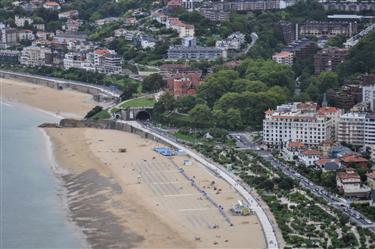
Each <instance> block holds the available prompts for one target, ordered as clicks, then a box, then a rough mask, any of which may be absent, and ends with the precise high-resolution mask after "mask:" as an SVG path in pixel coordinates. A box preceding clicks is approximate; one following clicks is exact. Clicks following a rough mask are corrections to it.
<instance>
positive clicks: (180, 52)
mask: <svg viewBox="0 0 375 249" xmlns="http://www.w3.org/2000/svg"><path fill="white" fill-rule="evenodd" d="M222 57H224V51H223V50H222V49H220V48H216V47H199V46H197V45H196V39H195V38H194V37H186V38H185V39H184V40H183V44H182V45H181V46H172V47H169V49H168V60H217V59H219V58H222Z"/></svg>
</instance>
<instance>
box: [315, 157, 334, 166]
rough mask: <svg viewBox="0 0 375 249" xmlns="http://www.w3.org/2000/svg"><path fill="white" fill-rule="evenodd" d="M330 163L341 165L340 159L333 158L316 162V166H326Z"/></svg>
mask: <svg viewBox="0 0 375 249" xmlns="http://www.w3.org/2000/svg"><path fill="white" fill-rule="evenodd" d="M328 162H334V163H336V164H339V163H340V161H339V160H338V159H332V158H321V159H319V160H318V161H315V164H316V165H319V166H320V165H325V164H326V163H328Z"/></svg>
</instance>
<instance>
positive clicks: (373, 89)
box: [362, 85, 375, 111]
mask: <svg viewBox="0 0 375 249" xmlns="http://www.w3.org/2000/svg"><path fill="white" fill-rule="evenodd" d="M362 103H364V104H366V105H367V106H368V107H369V108H370V110H371V111H374V110H375V85H372V86H364V87H362Z"/></svg>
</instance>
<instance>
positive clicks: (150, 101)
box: [120, 97, 156, 108]
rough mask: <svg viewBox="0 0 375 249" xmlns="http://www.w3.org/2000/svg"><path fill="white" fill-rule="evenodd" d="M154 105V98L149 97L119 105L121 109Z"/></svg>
mask: <svg viewBox="0 0 375 249" xmlns="http://www.w3.org/2000/svg"><path fill="white" fill-rule="evenodd" d="M155 103H156V100H155V99H154V98H150V97H144V98H137V99H131V100H128V101H126V102H124V103H123V104H121V105H120V107H121V108H128V107H144V106H147V107H153V106H154V104H155Z"/></svg>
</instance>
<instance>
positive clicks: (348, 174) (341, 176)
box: [336, 168, 361, 180]
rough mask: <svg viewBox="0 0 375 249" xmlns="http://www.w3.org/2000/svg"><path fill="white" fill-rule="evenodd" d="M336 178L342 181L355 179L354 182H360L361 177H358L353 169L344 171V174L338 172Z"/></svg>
mask: <svg viewBox="0 0 375 249" xmlns="http://www.w3.org/2000/svg"><path fill="white" fill-rule="evenodd" d="M336 177H337V178H339V179H341V180H344V179H355V180H360V179H361V177H360V176H359V175H358V173H357V171H355V170H354V169H350V168H349V169H346V171H345V172H338V173H337V174H336Z"/></svg>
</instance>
